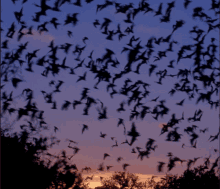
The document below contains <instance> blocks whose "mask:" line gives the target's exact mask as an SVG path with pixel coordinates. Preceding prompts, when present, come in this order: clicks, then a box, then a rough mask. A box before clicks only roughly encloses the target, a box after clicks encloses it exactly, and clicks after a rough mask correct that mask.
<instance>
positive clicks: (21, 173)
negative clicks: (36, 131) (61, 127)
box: [1, 130, 88, 189]
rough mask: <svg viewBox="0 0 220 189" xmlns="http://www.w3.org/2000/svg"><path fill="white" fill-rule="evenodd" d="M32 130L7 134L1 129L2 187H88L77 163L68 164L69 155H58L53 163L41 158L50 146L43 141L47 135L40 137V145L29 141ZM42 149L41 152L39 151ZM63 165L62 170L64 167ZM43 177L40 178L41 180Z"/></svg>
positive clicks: (75, 188) (79, 188)
mask: <svg viewBox="0 0 220 189" xmlns="http://www.w3.org/2000/svg"><path fill="white" fill-rule="evenodd" d="M28 138H29V133H28V132H27V131H23V132H22V133H21V134H20V137H19V136H18V134H17V133H13V134H12V136H6V135H5V131H4V130H3V131H1V140H2V146H1V147H2V149H1V150H2V162H4V163H2V169H1V171H2V172H3V173H4V174H2V183H1V186H2V188H16V187H18V186H19V187H22V188H36V189H39V188H45V189H46V188H58V186H62V188H63V189H64V188H66V189H67V188H69V187H73V188H74V189H85V188H88V184H86V183H85V182H84V180H83V178H82V175H81V173H78V172H77V171H76V169H77V168H76V167H74V166H71V165H68V164H67V161H66V159H63V160H61V159H57V160H56V162H55V163H54V164H53V165H52V163H51V159H48V161H42V160H40V157H39V155H40V154H43V152H44V151H46V150H47V149H48V146H47V145H46V144H44V141H46V140H47V137H45V138H40V139H39V141H40V144H39V145H36V144H35V145H33V144H32V143H30V142H28V141H27V139H28ZM40 151H41V152H40ZM60 169H62V170H63V171H61V170H60ZM39 181H40V182H39Z"/></svg>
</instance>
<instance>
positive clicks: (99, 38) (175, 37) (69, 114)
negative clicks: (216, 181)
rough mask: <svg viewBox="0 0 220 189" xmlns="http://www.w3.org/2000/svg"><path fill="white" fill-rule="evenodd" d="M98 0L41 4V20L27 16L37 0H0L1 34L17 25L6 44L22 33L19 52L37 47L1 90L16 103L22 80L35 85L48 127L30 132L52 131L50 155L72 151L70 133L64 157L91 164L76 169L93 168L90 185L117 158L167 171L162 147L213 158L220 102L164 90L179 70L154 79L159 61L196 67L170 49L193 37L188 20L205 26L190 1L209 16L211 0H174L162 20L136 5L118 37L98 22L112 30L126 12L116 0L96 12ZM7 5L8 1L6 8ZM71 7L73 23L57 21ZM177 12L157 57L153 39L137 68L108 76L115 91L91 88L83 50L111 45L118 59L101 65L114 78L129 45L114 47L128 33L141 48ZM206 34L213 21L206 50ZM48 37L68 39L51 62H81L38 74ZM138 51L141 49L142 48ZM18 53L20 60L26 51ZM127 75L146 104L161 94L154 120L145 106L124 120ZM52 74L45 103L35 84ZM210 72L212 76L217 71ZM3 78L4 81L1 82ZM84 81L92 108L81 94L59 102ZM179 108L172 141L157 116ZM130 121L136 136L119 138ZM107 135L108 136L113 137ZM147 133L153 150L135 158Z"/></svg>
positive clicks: (96, 51)
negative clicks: (162, 109)
mask: <svg viewBox="0 0 220 189" xmlns="http://www.w3.org/2000/svg"><path fill="white" fill-rule="evenodd" d="M72 2H73V1H72ZM104 2H105V1H104V0H95V1H93V2H91V3H88V4H87V3H86V2H85V1H84V0H82V6H81V7H79V6H74V5H73V4H71V5H70V4H68V3H65V4H63V5H62V6H61V7H60V10H61V12H55V11H50V10H49V11H47V16H41V17H40V22H33V21H32V16H33V15H35V14H34V13H35V12H37V11H39V10H40V9H39V7H37V6H35V5H34V4H37V5H39V4H40V1H37V0H29V1H27V2H26V3H24V4H22V1H17V2H16V5H15V4H13V3H12V1H6V0H5V1H2V10H1V18H2V21H3V22H2V23H1V27H2V28H3V29H4V31H2V36H1V37H2V41H5V40H6V38H7V37H6V34H7V30H8V28H10V27H11V24H12V23H13V22H14V23H15V25H16V32H15V34H14V36H13V38H12V39H10V40H9V42H8V46H9V49H17V47H18V45H19V44H21V43H22V44H24V43H26V42H27V41H28V42H29V43H28V47H27V49H26V51H25V52H26V53H27V52H33V51H34V50H37V49H40V50H39V51H38V52H37V58H33V62H34V65H33V70H34V72H28V71H27V70H25V68H27V63H24V65H23V66H22V72H21V73H20V74H18V75H17V77H19V78H20V79H22V80H23V82H20V83H19V84H18V88H16V90H15V88H14V87H13V86H12V85H11V83H10V82H9V84H7V87H4V88H3V89H2V90H3V91H4V90H6V91H7V94H8V93H9V92H10V91H12V90H13V91H14V92H13V96H15V97H16V96H17V99H16V103H14V104H13V105H14V106H15V107H16V108H18V107H22V106H24V105H25V99H24V97H22V96H19V95H20V94H21V93H22V91H23V90H24V89H25V88H30V89H32V90H33V91H34V101H35V102H36V104H37V106H38V108H39V109H40V110H44V114H43V116H44V121H45V122H46V123H47V125H48V128H49V130H48V131H44V132H41V133H36V136H40V135H43V136H56V137H57V139H59V140H61V142H60V143H59V144H58V145H55V146H54V147H53V148H52V149H51V150H50V153H52V154H56V155H58V154H60V153H61V151H62V150H66V152H67V154H68V156H72V155H73V149H71V148H69V147H68V145H69V142H68V141H67V140H66V139H70V140H73V141H76V142H77V143H78V144H72V146H77V147H78V148H79V149H80V150H79V152H78V153H77V154H76V155H74V156H73V157H72V158H71V160H70V161H71V162H72V163H73V164H76V165H77V168H78V170H81V169H82V168H84V167H85V166H87V167H91V169H92V170H91V171H89V172H88V173H87V172H86V171H84V172H83V175H84V176H85V177H86V176H92V175H94V177H93V180H92V181H91V182H90V187H92V188H95V187H96V186H99V185H101V182H100V176H102V177H109V176H110V175H111V174H112V173H114V172H115V171H123V167H122V165H123V164H124V163H128V164H129V165H130V166H128V167H127V171H129V172H131V173H135V174H137V175H138V176H139V177H140V179H141V181H145V180H146V178H148V177H150V176H152V175H156V176H159V177H160V176H164V175H165V174H166V172H168V170H167V163H168V162H169V158H168V157H167V154H168V152H172V154H173V155H174V156H177V157H180V158H181V159H184V160H188V159H193V158H195V157H202V158H200V159H199V160H198V161H197V162H196V163H195V164H194V165H193V166H192V167H194V166H198V165H200V164H202V163H203V162H204V159H203V158H205V157H208V156H209V155H211V160H210V161H211V162H214V161H215V159H216V157H217V156H218V153H219V152H217V153H216V152H214V149H219V141H218V140H215V141H213V142H209V141H208V139H209V137H210V136H211V135H216V134H217V132H218V125H219V120H218V110H219V109H218V108H215V107H213V108H212V109H211V108H210V104H209V103H208V102H207V101H204V102H202V101H200V102H199V103H198V104H196V100H197V98H198V97H199V93H195V96H194V98H192V99H189V97H188V95H187V94H186V93H185V92H181V91H176V92H175V94H174V95H173V96H171V95H170V94H169V92H170V90H171V89H172V88H174V85H175V83H179V84H180V85H182V84H181V83H180V79H182V78H185V77H182V78H181V77H179V78H177V77H176V76H175V77H165V78H163V79H162V81H161V82H162V85H161V84H158V83H157V82H158V81H159V76H160V75H159V74H157V75H156V73H157V72H159V70H164V69H166V70H167V75H169V74H171V75H172V74H173V75H174V74H177V72H178V70H179V69H187V70H189V69H190V70H191V71H192V70H193V69H194V68H195V66H194V65H193V63H194V57H193V58H191V59H181V60H180V61H179V62H178V64H177V58H178V57H177V53H178V52H179V50H180V48H181V47H182V46H183V45H190V44H194V43H195V41H194V40H193V38H195V37H196V34H195V33H191V34H190V33H189V31H190V30H192V29H193V27H194V26H198V28H199V29H202V30H204V31H205V32H207V30H208V25H207V23H205V22H204V21H201V20H200V19H199V18H198V17H197V18H195V19H193V18H192V14H193V9H194V8H195V7H198V6H200V7H203V8H204V10H205V12H206V13H207V14H208V15H209V16H210V17H212V18H215V17H216V16H215V14H214V11H210V10H209V8H210V6H211V1H200V0H194V1H192V3H190V4H189V6H188V8H187V9H185V8H184V6H183V3H184V1H183V0H180V1H175V7H174V8H173V9H172V12H171V17H170V18H171V19H170V22H169V23H166V22H162V23H161V22H160V18H161V15H160V16H154V15H155V13H154V12H148V13H146V14H144V13H143V12H140V13H138V14H137V15H136V16H135V18H134V19H132V18H131V20H132V21H133V23H134V27H133V33H130V34H126V32H125V35H126V36H124V37H122V38H121V40H120V41H119V39H118V35H119V34H115V35H113V37H112V39H113V40H107V39H106V37H107V35H105V34H103V33H102V32H103V31H104V27H103V29H100V27H101V25H102V23H103V22H104V21H105V19H104V18H108V19H110V20H111V22H110V23H109V26H108V30H109V31H112V30H114V32H116V31H117V26H118V24H120V28H121V31H125V30H126V28H127V27H128V26H129V27H130V26H131V24H130V23H125V22H124V20H125V19H126V15H125V14H122V13H118V14H116V13H115V12H116V8H115V5H112V6H108V7H106V8H104V9H103V10H101V11H98V12H97V13H96V8H97V4H103V3H104ZM139 2H141V1H134V0H117V3H121V4H129V3H133V7H134V8H137V7H138V5H139ZM146 2H148V3H149V4H150V5H151V8H152V9H154V10H155V11H156V10H158V7H159V5H160V3H161V2H163V8H162V14H165V10H166V8H167V3H171V2H172V1H171V0H169V1H168V0H149V1H146ZM46 3H47V4H48V5H49V6H53V4H54V1H47V2H46ZM8 7H10V9H9V8H8ZM22 7H23V17H22V20H24V21H25V23H26V25H27V28H25V29H24V30H23V32H24V33H26V32H27V31H28V28H29V27H30V26H33V29H32V32H33V35H24V36H23V37H22V38H21V39H20V41H17V38H18V30H19V29H20V27H21V24H18V22H17V20H16V18H15V15H14V12H16V11H17V12H19V11H20V10H21V8H22ZM73 13H79V14H78V15H77V18H78V20H79V21H78V22H77V23H76V25H75V26H74V25H73V24H72V23H71V24H66V25H64V23H65V20H66V17H67V15H68V14H69V15H72V14H73ZM53 17H56V18H57V22H58V23H60V25H58V26H57V29H55V27H54V26H53V24H51V23H49V21H50V20H51V19H52V18H53ZM216 18H217V17H216ZM96 19H98V20H99V23H100V24H101V25H97V26H96V27H94V25H93V22H94V21H95V20H96ZM179 20H184V21H185V23H184V24H183V26H182V27H180V28H178V29H177V30H176V31H174V32H173V34H172V37H171V40H170V41H177V42H178V43H177V44H175V43H173V52H171V51H170V52H167V54H166V57H162V58H161V60H159V61H155V62H154V60H155V57H154V56H157V52H158V51H164V50H165V49H167V48H168V47H169V46H168V43H161V44H160V45H157V44H155V43H153V46H154V49H153V50H154V52H153V54H152V55H151V58H150V59H149V60H148V61H147V64H143V65H142V66H141V67H140V70H139V74H137V73H134V72H129V73H128V74H126V75H123V76H122V77H121V78H120V79H116V80H115V82H114V84H115V85H116V86H115V87H114V89H115V90H116V91H117V92H118V93H116V94H114V95H113V98H111V96H110V93H111V92H112V88H111V87H110V88H109V92H107V91H106V87H107V85H108V84H109V83H108V82H106V81H102V82H100V83H99V84H98V85H97V88H94V86H95V84H96V83H97V82H98V77H97V78H95V74H94V73H92V72H91V71H90V69H89V68H87V67H86V66H87V65H88V63H89V61H90V58H88V56H89V55H90V53H91V52H92V51H93V54H92V59H93V60H94V61H95V62H97V63H98V61H96V60H97V59H98V58H102V57H103V55H104V54H106V49H110V50H111V51H113V52H114V54H113V55H112V56H111V57H112V59H113V60H116V59H117V60H118V62H119V63H120V64H119V65H117V67H112V66H109V67H108V71H109V73H111V76H112V78H113V77H114V76H115V74H118V73H120V72H121V71H123V69H124V67H125V65H126V64H127V62H128V51H125V52H123V53H121V52H122V50H123V48H124V47H126V48H131V47H130V46H128V45H127V44H128V43H129V40H130V39H131V38H132V36H134V38H135V39H137V38H139V40H136V41H133V42H132V45H133V47H135V46H136V45H137V44H138V42H140V45H141V46H142V47H143V49H141V50H140V51H141V52H144V51H145V50H147V48H146V44H147V42H148V40H149V39H150V38H151V37H155V38H156V39H157V40H158V39H159V38H160V37H161V36H162V37H163V38H166V37H167V36H168V35H170V34H171V33H172V31H173V25H175V24H176V21H179ZM46 21H47V22H48V24H47V25H46V28H47V29H48V32H47V31H45V32H42V33H41V34H40V33H39V31H38V25H40V24H43V23H44V22H46ZM217 22H218V21H217ZM217 22H216V23H217ZM67 31H71V32H72V36H71V37H69V36H68V35H67ZM84 37H87V38H88V39H87V40H83V39H84ZM211 38H215V39H216V41H215V42H214V43H215V44H216V45H218V43H217V41H218V40H219V35H218V29H214V30H212V31H210V32H209V33H208V35H207V36H206V38H205V40H204V44H203V47H204V49H203V50H206V48H207V46H208V45H209V44H210V41H211ZM51 41H54V46H59V47H60V46H61V45H64V44H65V43H70V44H72V46H71V47H70V50H69V52H68V53H65V52H64V50H63V49H58V50H57V55H56V56H57V58H58V60H57V62H58V63H59V64H62V61H63V60H64V58H65V57H66V62H65V65H66V66H69V67H71V68H74V67H76V66H77V65H78V63H80V61H83V60H84V62H83V66H82V67H79V68H77V69H76V70H74V72H75V74H69V73H70V70H69V69H66V70H64V69H61V70H60V72H59V75H55V76H56V77H54V76H53V75H52V74H51V72H49V74H48V76H47V77H45V76H43V75H42V74H41V73H43V71H44V68H43V67H40V66H37V65H35V64H36V61H37V60H38V59H39V58H41V57H43V56H48V55H49V54H51V52H50V53H49V51H50V48H49V47H48V46H49V45H50V43H51ZM77 45H78V46H79V47H80V48H82V47H84V46H85V48H84V50H83V51H82V53H81V55H80V58H79V59H80V61H77V60H75V59H76V58H77V56H78V53H75V54H74V53H72V52H73V51H74V50H75V47H76V46H77ZM6 51H7V49H2V54H3V55H4V53H5V52H6ZM218 53H219V50H218V48H217V53H216V55H217V54H218ZM23 55H24V54H23ZM185 55H186V54H185ZM185 55H184V56H185ZM145 56H147V53H146V55H145ZM23 59H24V60H25V55H24V57H23ZM171 60H175V61H174V62H173V66H174V68H171V67H168V65H169V62H170V61H171ZM203 61H204V60H203ZM150 64H154V65H157V66H158V67H157V68H156V69H155V70H154V71H153V73H152V74H151V76H150V77H149V68H150ZM100 65H101V63H100ZM109 65H110V64H109ZM136 65H137V63H135V65H134V66H133V65H132V70H133V71H135V69H136ZM213 67H219V65H218V61H215V62H214V65H213ZM85 72H87V74H86V80H81V81H78V82H76V81H77V80H78V79H79V76H83V75H84V73H85ZM204 73H205V74H208V75H210V74H211V73H212V70H211V71H207V70H205V72H204ZM112 78H110V82H112ZM128 78H129V79H130V80H131V81H132V82H130V83H128V85H131V84H134V83H135V82H136V81H138V80H141V81H142V82H145V83H148V84H149V86H147V87H146V88H147V90H148V91H149V94H148V95H146V97H144V98H142V100H141V103H143V105H144V106H148V107H150V108H151V109H150V110H151V111H153V109H154V107H155V106H156V105H158V104H159V102H160V101H161V100H165V102H164V105H165V106H166V107H168V108H169V112H168V113H167V114H166V115H164V116H163V117H161V116H158V119H157V120H156V119H154V118H153V117H154V116H155V115H156V114H151V113H147V114H146V116H145V117H144V119H143V120H142V119H140V118H138V119H136V117H134V119H133V120H130V113H131V111H132V110H133V108H134V106H135V103H137V101H136V102H135V103H134V101H133V102H131V105H130V106H128V103H127V102H128V97H130V96H131V94H132V93H131V92H129V95H128V96H125V95H122V94H120V92H119V90H120V89H121V88H122V87H123V85H124V81H125V80H126V79H128ZM51 80H54V81H55V84H54V85H51V86H50V85H49V83H50V81H51ZM59 80H60V81H63V83H62V85H61V86H60V88H59V90H60V92H56V93H54V94H53V99H54V100H55V101H56V106H57V109H51V107H52V104H48V103H46V101H45V99H44V95H43V94H42V92H41V91H45V92H46V93H51V92H52V91H54V90H55V86H56V85H57V84H58V83H59ZM189 80H190V81H191V84H190V86H192V83H196V84H197V86H198V89H200V91H199V92H206V91H207V90H211V87H210V86H208V87H207V88H206V89H205V88H204V87H203V84H202V82H199V81H198V80H194V79H193V76H192V75H190V76H189ZM216 80H218V78H217V77H216ZM2 84H4V82H3V83H2ZM140 86H141V85H140ZM213 87H214V85H213ZM84 88H89V89H90V90H89V92H88V95H89V96H90V97H92V98H94V99H95V100H96V102H97V104H94V105H91V108H90V109H89V111H88V115H83V112H84V108H85V103H86V100H83V101H82V102H83V103H82V104H80V105H77V106H76V108H75V109H73V106H72V105H70V107H69V108H68V110H62V109H61V108H62V106H63V104H64V103H65V101H69V102H71V103H72V102H73V101H74V100H80V99H81V93H82V91H83V89H84ZM139 90H140V91H142V94H143V93H144V88H143V87H140V89H139ZM157 97H159V98H158V99H157V101H151V100H152V99H155V98H157ZM183 99H185V100H184V102H183V106H179V105H176V103H179V102H180V101H181V100H183ZM217 100H218V95H216V94H215V93H214V94H213V95H212V101H217ZM101 102H102V103H103V106H104V107H107V119H98V118H99V114H98V113H99V112H98V110H97V108H99V110H100V111H101V110H102V103H101ZM122 102H125V104H124V108H125V111H121V112H118V111H116V110H117V109H118V108H120V103H122ZM199 109H200V110H202V112H203V113H202V117H201V120H200V121H199V122H193V121H188V118H190V117H193V116H194V113H195V111H196V110H197V111H198V110H199ZM137 111H141V108H137ZM183 112H184V120H180V121H179V123H178V124H176V125H175V127H179V129H178V133H180V134H182V136H181V139H180V140H179V141H178V142H173V141H166V139H167V134H168V133H164V134H162V135H160V133H161V129H162V128H163V124H167V123H168V122H169V120H170V119H171V118H172V114H175V116H176V119H181V118H182V115H183ZM6 117H7V116H6ZM119 118H122V119H124V125H125V128H126V135H124V127H123V124H121V125H120V126H119V127H117V124H118V120H119ZM16 119H17V118H16V114H14V115H13V114H12V116H10V119H9V120H4V119H2V122H4V121H6V122H8V123H11V124H12V123H13V121H14V120H16ZM133 123H134V125H135V126H136V131H137V132H138V133H139V135H140V136H139V137H137V140H135V141H134V142H133V144H132V145H131V146H130V145H128V144H127V143H125V144H121V143H122V142H125V141H126V139H127V140H128V142H129V143H130V142H131V139H132V137H131V136H129V135H128V132H129V131H131V128H132V125H133ZM21 124H27V119H25V117H24V118H22V119H21V120H20V121H16V122H15V123H14V124H13V126H12V128H13V130H12V131H13V132H20V127H19V126H20V125H21ZM83 125H87V126H88V130H86V129H85V131H84V132H83V133H82V128H83ZM192 125H196V126H198V127H197V128H196V129H195V133H197V134H198V135H199V137H198V138H197V139H196V148H193V147H191V143H190V139H191V136H190V135H189V134H187V132H184V129H186V128H187V127H191V126H192ZM54 126H56V127H57V128H58V130H57V131H56V132H54ZM207 127H208V128H209V129H208V131H207V132H204V133H203V132H200V129H202V130H204V129H205V128H207ZM100 132H101V133H103V134H106V136H105V137H100ZM36 136H35V137H36ZM111 137H115V138H114V139H113V140H112V139H111ZM149 138H152V139H154V140H155V143H154V144H155V145H157V148H156V149H155V151H152V150H151V152H150V154H149V158H147V157H144V158H143V160H142V161H141V159H140V158H138V151H137V149H136V147H140V148H142V149H143V150H144V149H145V145H146V142H147V141H148V140H149ZM116 141H117V144H118V146H115V147H112V145H115V144H116ZM183 144H185V146H184V147H182V145H183ZM133 148H135V151H136V152H137V153H131V151H132V149H133ZM104 153H108V154H109V155H110V156H108V157H106V158H105V160H103V156H104ZM118 157H123V159H122V160H121V161H120V162H118V161H117V158H118ZM159 161H160V162H165V163H166V167H164V170H163V172H158V171H157V165H158V162H159ZM101 163H103V165H104V166H105V170H104V171H99V170H97V169H98V167H99V165H100V164H101ZM109 165H111V166H113V167H112V168H111V169H110V170H106V166H109ZM186 168H187V165H186V162H184V163H183V164H182V165H181V163H178V164H177V165H176V167H174V168H173V169H172V170H171V171H170V172H169V173H171V174H179V175H181V174H182V173H183V171H184V170H185V169H186Z"/></svg>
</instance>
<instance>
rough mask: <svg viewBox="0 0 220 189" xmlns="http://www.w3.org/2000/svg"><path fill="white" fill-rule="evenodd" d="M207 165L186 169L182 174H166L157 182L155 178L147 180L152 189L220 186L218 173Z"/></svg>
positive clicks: (191, 188) (190, 188)
mask: <svg viewBox="0 0 220 189" xmlns="http://www.w3.org/2000/svg"><path fill="white" fill-rule="evenodd" d="M206 169H208V168H207V166H206V165H200V166H198V167H195V168H194V169H193V170H189V169H186V170H185V171H184V173H183V174H182V175H181V176H178V175H172V174H166V176H164V177H163V178H162V179H161V181H159V182H155V181H154V180H153V178H152V179H151V180H150V181H147V187H149V188H152V189H176V188H179V189H184V188H189V189H193V188H195V187H196V188H210V187H211V188H216V189H217V188H218V187H219V184H220V180H219V178H218V176H217V175H216V173H215V172H214V171H211V170H206Z"/></svg>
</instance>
